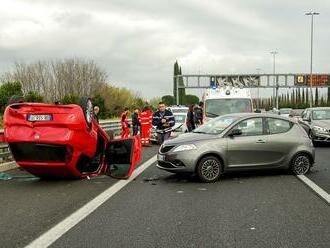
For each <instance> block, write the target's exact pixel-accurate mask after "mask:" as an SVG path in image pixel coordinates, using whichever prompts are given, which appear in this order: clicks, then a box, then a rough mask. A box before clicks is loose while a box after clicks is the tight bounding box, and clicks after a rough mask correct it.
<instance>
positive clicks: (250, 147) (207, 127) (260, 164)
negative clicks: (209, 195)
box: [157, 113, 315, 182]
mask: <svg viewBox="0 0 330 248" xmlns="http://www.w3.org/2000/svg"><path fill="white" fill-rule="evenodd" d="M157 160H158V164H157V167H158V168H160V169H162V170H166V171H170V172H174V173H181V172H191V173H196V174H197V175H198V177H199V178H200V179H201V181H203V182H214V181H216V180H218V179H219V177H220V176H221V174H222V173H224V172H229V171H242V170H252V169H274V168H286V169H291V170H292V172H293V173H294V174H299V175H302V174H305V173H307V172H308V171H309V170H310V168H311V166H313V164H314V161H315V151H314V147H313V143H312V141H311V140H310V139H309V137H308V135H307V133H306V132H305V130H304V129H303V128H302V127H301V126H300V125H299V124H298V123H297V122H296V121H294V120H290V119H288V118H286V117H281V116H278V115H272V114H255V113H248V114H230V115H225V116H221V117H218V118H215V119H213V120H211V121H209V122H207V123H206V124H204V125H202V126H201V127H199V128H197V129H195V130H194V131H193V132H192V133H186V134H182V135H180V136H179V137H177V138H174V139H172V140H167V141H165V142H164V143H163V145H162V146H161V147H160V149H159V152H158V158H157Z"/></svg>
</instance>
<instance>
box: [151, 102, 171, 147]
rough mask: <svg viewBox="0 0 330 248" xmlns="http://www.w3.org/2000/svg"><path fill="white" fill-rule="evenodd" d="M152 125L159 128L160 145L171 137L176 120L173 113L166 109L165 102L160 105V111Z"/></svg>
mask: <svg viewBox="0 0 330 248" xmlns="http://www.w3.org/2000/svg"><path fill="white" fill-rule="evenodd" d="M152 124H153V125H154V126H156V127H157V134H158V143H159V144H162V143H163V142H164V141H165V140H167V139H168V138H169V137H170V136H171V131H172V127H173V126H174V125H175V119H174V116H173V113H172V112H171V111H170V110H168V109H166V106H165V103H164V102H160V103H159V104H158V111H156V112H155V113H154V115H153V120H152Z"/></svg>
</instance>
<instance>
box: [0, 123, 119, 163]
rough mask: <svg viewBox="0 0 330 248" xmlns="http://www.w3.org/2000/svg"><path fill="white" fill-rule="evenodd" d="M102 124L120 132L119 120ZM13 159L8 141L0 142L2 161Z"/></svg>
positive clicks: (0, 157) (107, 129)
mask: <svg viewBox="0 0 330 248" xmlns="http://www.w3.org/2000/svg"><path fill="white" fill-rule="evenodd" d="M100 126H101V127H102V128H103V129H104V130H105V131H113V132H114V135H115V136H117V135H119V133H120V130H121V125H120V122H119V121H118V120H116V121H101V122H100ZM0 136H3V129H1V130H0ZM8 160H11V153H10V150H9V147H8V144H6V143H0V163H2V162H6V161H8Z"/></svg>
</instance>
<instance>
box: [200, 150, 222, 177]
mask: <svg viewBox="0 0 330 248" xmlns="http://www.w3.org/2000/svg"><path fill="white" fill-rule="evenodd" d="M221 168H222V164H221V162H220V160H219V159H218V158H216V157H214V156H207V157H204V158H202V159H201V160H200V161H199V163H198V165H197V168H196V172H197V175H198V177H199V179H200V180H201V181H202V182H205V183H212V182H215V181H217V180H218V179H219V177H220V175H221Z"/></svg>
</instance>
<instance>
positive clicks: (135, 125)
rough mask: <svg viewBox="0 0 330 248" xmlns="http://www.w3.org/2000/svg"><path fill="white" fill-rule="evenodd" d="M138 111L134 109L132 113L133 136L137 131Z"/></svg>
mask: <svg viewBox="0 0 330 248" xmlns="http://www.w3.org/2000/svg"><path fill="white" fill-rule="evenodd" d="M139 112H140V111H139V109H135V110H134V113H133V115H132V126H133V136H136V135H137V134H138V132H139V126H140V122H139Z"/></svg>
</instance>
